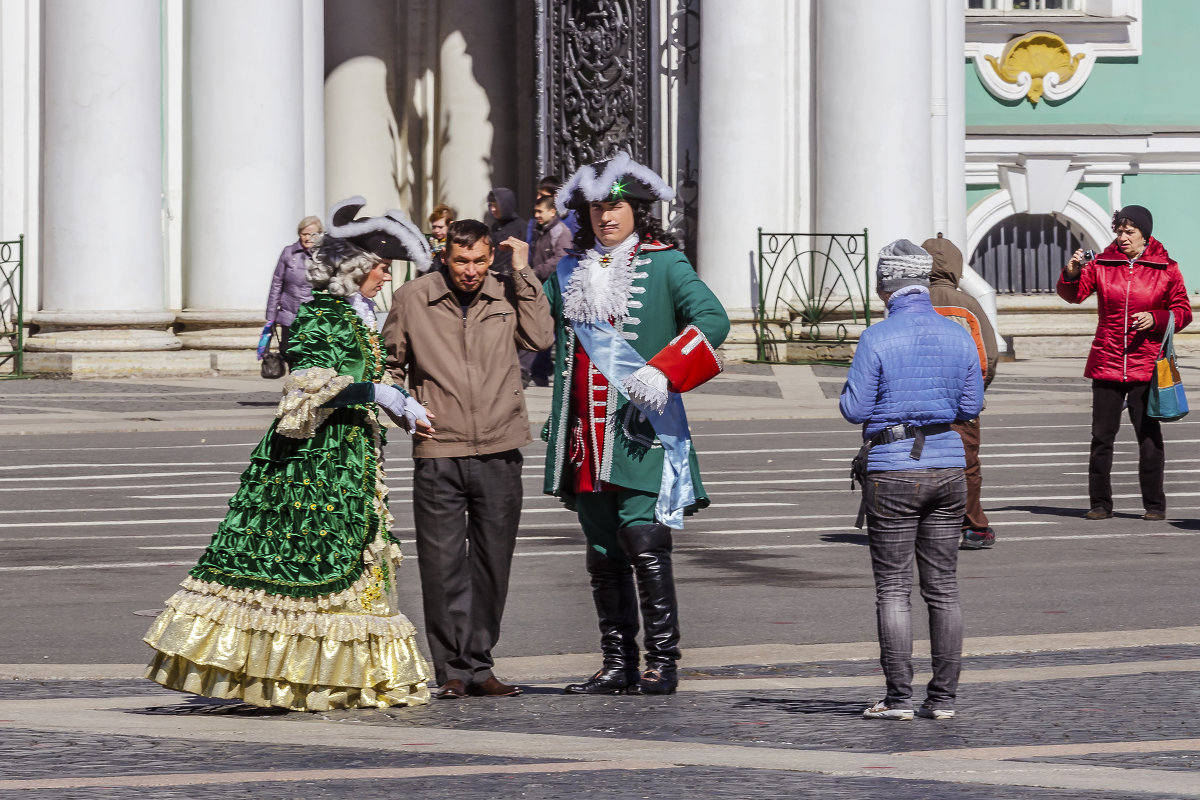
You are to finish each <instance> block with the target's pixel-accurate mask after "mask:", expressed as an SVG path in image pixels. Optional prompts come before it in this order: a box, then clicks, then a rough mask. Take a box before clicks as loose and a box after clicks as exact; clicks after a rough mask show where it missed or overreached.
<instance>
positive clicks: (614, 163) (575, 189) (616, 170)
mask: <svg viewBox="0 0 1200 800" xmlns="http://www.w3.org/2000/svg"><path fill="white" fill-rule="evenodd" d="M674 198H675V190H674V189H672V188H671V187H670V186H668V185H667V182H666V181H664V180H663V179H662V178H661V177H659V175H658V173H656V172H655V171H654V170H652V169H650V168H649V167H646V166H643V165H641V164H639V163H637V162H636V161H634V160H633V159H632V158H630V157H629V154H628V153H617V154H616V155H615V156H613V157H612V158H609V159H605V160H604V161H597V162H596V163H595V164H588V165H587V166H583V167H580V168H579V169H578V170H576V172H575V174H574V175H572V176H571V179H570V180H568V181H567V182H566V183H565V184H564V185H563V187H562V189H560V190H559V192H558V195H557V196H556V197H555V205H557V206H558V213H559V214H566V213H567V209H571V208H573V209H576V210H577V211H579V212H581V213H582V211H583V210H584V209H586V208H587V205H588V203H595V202H599V201H608V202H616V201H618V200H644V201H647V202H653V201H656V200H673V199H674Z"/></svg>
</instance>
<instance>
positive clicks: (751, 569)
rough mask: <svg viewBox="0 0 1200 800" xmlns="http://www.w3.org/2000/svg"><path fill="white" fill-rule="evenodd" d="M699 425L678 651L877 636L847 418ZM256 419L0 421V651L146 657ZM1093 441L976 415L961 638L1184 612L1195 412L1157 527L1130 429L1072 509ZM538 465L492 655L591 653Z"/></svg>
mask: <svg viewBox="0 0 1200 800" xmlns="http://www.w3.org/2000/svg"><path fill="white" fill-rule="evenodd" d="M989 396H991V394H989ZM1074 396H1075V399H1082V397H1086V395H1084V396H1082V397H1081V396H1080V394H1079V393H1076V394H1075V395H1074ZM1060 407H1061V406H1060ZM734 413H736V412H734ZM693 429H694V433H695V441H696V447H697V449H698V451H699V452H700V457H701V465H702V468H703V470H704V476H705V484H706V486H707V488H708V491H709V494H710V496H711V497H712V500H713V505H712V507H710V508H709V509H707V510H706V511H704V512H702V513H701V514H699V515H697V516H696V517H693V518H691V519H689V520H688V522H687V526H686V530H685V531H684V532H682V533H680V534H678V535H677V537H676V552H677V563H678V566H677V580H678V583H679V593H680V597H681V607H682V614H683V636H684V641H683V644H684V650H685V661H684V665H685V666H686V652H687V648H688V647H693V648H695V647H715V646H722V645H741V644H746V645H749V644H763V643H780V644H812V643H823V642H865V641H871V640H873V639H874V635H875V630H874V612H873V605H874V599H873V592H872V588H871V587H872V582H871V576H870V564H869V558H868V555H867V552H866V548H865V537H864V535H863V534H862V533H861V532H859V531H857V530H855V529H854V527H853V519H854V514H855V510H856V508H857V503H858V494H856V493H851V491H850V489H849V479H848V463H849V460H850V458H851V456H852V455H853V453H854V451H855V450H856V448H857V442H858V438H859V436H858V433H857V431H856V430H855V429H854V428H852V427H851V426H848V425H846V424H845V423H843V422H842V421H840V420H831V419H803V420H774V421H772V420H745V421H739V420H726V421H705V422H697V423H694V424H693ZM258 435H259V434H258V433H256V432H253V431H203V432H187V431H181V432H159V433H95V434H85V433H76V434H72V435H36V436H3V437H0V518H2V519H3V520H4V524H3V526H0V609H2V611H0V643H2V647H0V663H10V664H36V663H47V664H87V663H97V664H104V663H137V662H141V661H144V660H145V659H146V657H147V656H148V654H149V650H148V648H147V647H146V646H145V645H144V644H143V643H142V642H141V635H142V633H143V632H144V631H145V629H146V628H147V627H148V625H149V624H150V621H151V617H152V615H153V614H154V613H155V611H156V610H157V609H160V608H161V607H162V602H163V600H164V599H165V598H166V597H167V596H168V595H169V594H170V593H171V592H173V591H174V588H175V585H176V584H177V583H178V581H179V580H180V579H182V577H183V576H184V574H185V573H186V571H187V569H188V568H190V567H191V565H192V564H193V563H194V561H195V558H196V556H197V555H198V554H199V553H200V552H201V550H202V549H203V548H204V546H205V544H206V543H207V542H208V539H209V536H210V534H211V532H212V531H213V530H214V529H215V527H216V524H217V522H218V521H219V520H220V518H221V517H222V516H223V513H224V510H225V508H226V501H227V499H228V497H229V496H230V495H231V494H232V492H233V490H234V488H235V487H236V485H237V479H238V475H239V473H240V472H241V470H242V469H243V468H244V467H245V465H246V458H247V455H248V453H249V452H250V450H251V449H252V448H253V446H254V444H255V441H256V439H257V437H258ZM1087 436H1088V429H1087V424H1086V418H1085V419H1081V418H1080V415H1079V414H1077V413H1044V414H1028V413H1022V414H1010V415H1004V414H989V415H987V416H985V426H984V455H983V462H984V470H985V493H984V497H985V508H986V509H987V511H988V513H989V514H990V516H991V518H992V523H993V526H994V527H995V528H996V530H997V532H998V536H999V541H998V544H997V546H996V548H995V549H994V550H991V551H982V552H964V553H962V554H961V559H960V568H959V575H960V579H961V583H962V587H963V602H964V613H965V619H966V632H967V635H968V636H970V637H980V636H994V635H1026V634H1046V633H1057V632H1081V631H1115V630H1138V629H1145V628H1168V627H1177V626H1187V625H1192V624H1194V620H1195V608H1196V607H1197V601H1200V582H1197V581H1196V580H1195V577H1194V576H1195V574H1196V570H1197V567H1198V564H1197V561H1198V560H1200V554H1198V553H1197V551H1196V550H1195V549H1194V543H1195V538H1194V537H1195V536H1196V535H1197V533H1198V532H1200V491H1197V485H1196V481H1195V479H1194V476H1195V474H1196V472H1197V471H1198V466H1200V465H1198V463H1197V462H1198V460H1197V459H1196V458H1195V457H1194V456H1193V455H1192V454H1193V453H1194V452H1195V450H1196V448H1195V445H1196V443H1197V442H1200V420H1197V421H1194V422H1193V421H1189V420H1184V421H1181V422H1178V423H1174V424H1172V425H1170V426H1168V427H1167V453H1168V474H1167V490H1168V497H1169V504H1170V508H1169V511H1168V517H1169V518H1168V520H1167V521H1165V522H1145V521H1142V520H1141V519H1140V518H1139V516H1140V514H1141V507H1140V503H1139V501H1138V492H1137V476H1136V460H1135V453H1134V447H1133V443H1132V441H1131V439H1132V434H1131V433H1130V432H1129V430H1128V426H1126V427H1125V428H1124V429H1123V430H1122V435H1121V436H1120V437H1119V441H1118V448H1117V457H1116V466H1115V468H1114V488H1115V492H1116V495H1117V512H1118V513H1117V516H1116V518H1114V519H1112V520H1106V521H1101V522H1087V521H1085V520H1083V519H1082V518H1081V517H1082V514H1083V512H1084V511H1085V510H1086V509H1087V502H1086V457H1087V456H1086V453H1087ZM388 459H389V461H388V477H389V485H390V486H391V488H392V510H393V513H394V514H395V516H396V526H397V530H399V531H400V534H401V538H402V539H403V540H404V541H405V543H406V553H407V555H408V558H409V560H408V561H407V562H406V564H405V567H404V568H402V570H401V583H400V597H401V606H402V608H403V610H404V611H405V613H407V614H408V615H409V616H410V617H411V618H412V619H413V621H414V622H415V623H416V624H417V625H418V627H421V604H420V586H419V579H418V576H417V569H416V562H415V548H414V547H413V545H412V544H411V539H412V526H411V519H412V517H411V511H410V506H411V503H410V494H411V488H410V487H411V460H410V459H409V458H408V445H407V443H406V442H404V441H403V437H401V436H397V437H396V438H395V440H394V441H393V443H392V444H391V445H390V446H389V450H388ZM543 463H544V446H543V445H542V444H541V443H540V442H537V443H535V444H533V445H530V446H529V447H528V448H526V462H525V491H526V498H525V507H524V515H523V525H522V532H521V541H520V543H519V544H518V548H517V557H516V560H515V565H514V575H513V581H512V589H511V591H510V595H509V600H508V608H507V611H506V616H505V627H504V634H503V637H502V639H501V642H500V645H499V647H498V649H497V653H496V655H497V656H499V657H505V656H527V655H550V654H560V653H593V652H595V651H596V648H597V644H596V638H597V635H596V632H595V621H594V612H593V610H592V606H591V600H590V596H589V593H588V589H587V579H586V575H585V573H584V570H583V546H582V536H581V534H580V533H579V529H578V525H577V524H576V522H575V519H574V516H573V515H572V514H570V513H569V512H567V511H565V510H563V509H562V508H561V507H560V505H559V503H558V501H557V500H555V499H553V498H550V497H546V496H544V495H542V494H541V473H542V465H543ZM920 616H921V615H917V619H918V620H919V619H920ZM917 633H918V637H920V636H921V635H922V632H921V630H920V629H918V632H917Z"/></svg>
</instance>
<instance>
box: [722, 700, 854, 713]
mask: <svg viewBox="0 0 1200 800" xmlns="http://www.w3.org/2000/svg"><path fill="white" fill-rule="evenodd" d="M867 705H870V704H869V703H867V704H864V703H862V702H861V701H855V702H849V703H848V702H845V701H841V700H827V699H823V698H805V697H800V698H793V699H788V700H783V699H780V698H776V697H750V698H747V699H745V700H742V701H741V702H739V703H735V704H734V706H733V707H734V708H737V709H743V710H746V711H752V710H754V709H768V708H769V709H771V710H773V711H782V712H784V713H785V714H834V715H837V716H851V717H860V716H862V712H863V709H864V708H866V706H867Z"/></svg>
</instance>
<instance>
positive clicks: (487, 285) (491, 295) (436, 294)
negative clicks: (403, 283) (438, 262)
mask: <svg viewBox="0 0 1200 800" xmlns="http://www.w3.org/2000/svg"><path fill="white" fill-rule="evenodd" d="M447 269H449V268H448V267H445V266H443V267H441V268H440V269H436V270H434V271H433V272H431V273H429V275H430V276H431V277H430V279H429V288H428V289H427V290H426V295H425V299H426V301H427V302H428V303H429V305H431V306H432V305H437V304H438V303H440V302H442V300H444V299H446V298H447V297H453V296H454V290H453V289H452V288H451V286H450V278H449V276H448V275H447V274H446V270H447ZM434 275H436V276H437V277H436V278H434V277H432V276H434ZM476 297H486V298H487V299H488V300H503V299H504V298H505V294H504V284H502V283H500V279H499V278H497V277H496V274H495V273H494V272H492V271H491V270H488V274H487V275H485V276H484V278H483V285H482V286H480V287H479V291H478V292H477V293H476ZM471 304H472V305H474V304H475V301H474V300H472V301H471Z"/></svg>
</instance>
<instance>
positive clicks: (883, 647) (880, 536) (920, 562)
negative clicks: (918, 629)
mask: <svg viewBox="0 0 1200 800" xmlns="http://www.w3.org/2000/svg"><path fill="white" fill-rule="evenodd" d="M863 500H864V501H865V503H866V511H867V536H868V538H869V539H870V544H871V569H872V571H873V572H874V573H875V619H876V623H877V625H878V628H879V664H880V666H881V667H882V668H883V674H884V678H885V679H886V680H887V697H886V698H885V700H886V702H887V704H888V705H889V706H891V707H893V708H912V678H913V666H912V641H913V634H912V602H911V595H912V582H913V559H914V557H915V559H916V562H917V572H918V574H919V575H920V580H921V597H922V598H923V599H924V600H925V604H926V606H928V608H929V638H930V650H931V655H932V656H933V678H932V679H931V680H930V681H929V685H928V686H927V687H926V693H925V698H926V702H927V703H928V704H929V705H930V706H931V707H933V708H954V700H955V697H956V695H957V694H958V676H959V672H960V671H961V670H962V640H963V626H962V607H961V606H960V605H959V600H958V572H957V571H958V540H959V535H960V533H961V526H962V521H963V512H964V511H965V510H966V500H967V484H966V479H965V478H964V476H963V470H961V469H920V470H898V471H895V472H872V473H869V474H868V475H867V480H866V483H865V484H864V486H863Z"/></svg>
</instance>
